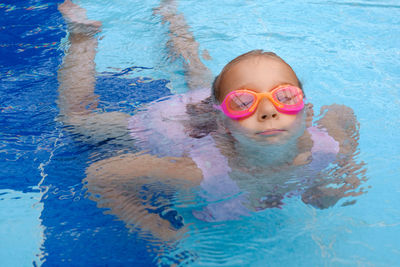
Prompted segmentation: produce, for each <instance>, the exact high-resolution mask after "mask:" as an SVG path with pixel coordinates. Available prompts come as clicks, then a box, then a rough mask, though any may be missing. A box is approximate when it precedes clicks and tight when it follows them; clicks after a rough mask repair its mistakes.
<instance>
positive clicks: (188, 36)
mask: <svg viewBox="0 0 400 267" xmlns="http://www.w3.org/2000/svg"><path fill="white" fill-rule="evenodd" d="M156 13H157V14H159V15H161V17H162V20H163V22H168V23H169V31H170V34H169V37H170V41H169V42H168V44H167V45H168V46H169V48H170V52H171V54H172V55H171V57H182V58H183V60H184V67H185V70H186V73H185V78H186V82H187V84H188V86H189V89H198V88H209V87H210V85H211V83H212V79H213V75H212V73H211V71H210V70H209V69H208V68H207V67H206V66H205V65H204V64H203V63H202V62H201V60H200V58H199V44H198V43H197V42H196V40H195V39H194V36H193V34H192V33H191V32H190V31H189V26H188V25H187V23H186V20H185V17H184V16H183V15H182V14H178V13H177V4H176V2H175V1H174V0H162V1H161V5H160V7H159V8H157V9H156ZM203 58H205V59H210V56H209V55H208V52H207V51H204V52H203Z"/></svg>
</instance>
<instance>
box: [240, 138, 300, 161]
mask: <svg viewBox="0 0 400 267" xmlns="http://www.w3.org/2000/svg"><path fill="white" fill-rule="evenodd" d="M237 141H238V142H236V143H235V150H236V152H237V154H238V156H239V157H238V158H239V159H240V161H241V162H242V164H245V165H247V166H260V167H264V168H265V167H268V166H282V165H289V164H291V163H292V162H293V160H294V159H295V157H296V155H297V138H291V139H290V140H288V141H287V142H285V143H283V144H282V143H279V144H270V143H266V142H258V141H254V140H249V139H247V140H246V139H244V140H237Z"/></svg>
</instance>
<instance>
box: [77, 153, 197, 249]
mask: <svg viewBox="0 0 400 267" xmlns="http://www.w3.org/2000/svg"><path fill="white" fill-rule="evenodd" d="M154 166H157V168H154ZM86 174H87V177H86V179H85V181H86V188H87V189H88V192H89V193H90V198H91V199H92V200H95V201H96V202H97V205H98V207H100V208H106V209H109V210H110V213H112V214H114V215H116V216H117V217H118V218H119V219H121V220H123V221H124V222H125V223H126V224H127V226H128V227H130V228H139V229H141V231H149V232H151V233H152V235H153V236H155V237H156V238H159V239H161V240H164V241H172V240H174V239H176V235H177V234H178V233H182V232H185V231H186V226H185V225H182V224H183V222H182V218H180V216H179V215H178V214H177V213H176V211H174V210H173V209H170V210H169V212H167V213H166V211H168V209H169V208H170V207H171V206H172V204H171V203H170V199H169V198H168V197H166V196H165V194H168V192H169V194H173V193H174V192H175V191H176V190H185V189H190V188H192V187H193V186H197V185H199V184H200V181H201V179H202V174H201V171H200V170H199V169H198V168H197V166H196V165H195V163H194V162H193V161H192V160H191V159H189V158H174V157H165V158H158V157H155V156H151V155H140V154H125V155H121V156H117V157H113V158H109V159H105V160H102V161H99V162H96V163H94V164H92V165H91V166H90V167H89V168H88V169H87V171H86ZM160 184H161V185H160ZM161 189H162V190H161ZM171 217H172V218H171ZM171 221H172V222H171ZM174 221H175V222H176V223H174ZM177 226H178V227H177Z"/></svg>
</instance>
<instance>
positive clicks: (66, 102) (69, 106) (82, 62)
mask: <svg viewBox="0 0 400 267" xmlns="http://www.w3.org/2000/svg"><path fill="white" fill-rule="evenodd" d="M58 9H59V11H60V12H61V14H62V15H63V17H64V19H65V21H66V22H67V25H68V31H69V48H68V51H67V53H66V55H65V57H64V61H63V64H62V67H61V68H60V70H59V72H58V80H59V84H60V86H59V99H58V105H59V108H60V115H61V116H65V117H70V116H73V115H83V114H87V113H89V112H90V111H91V110H93V109H95V108H96V107H97V96H96V95H95V94H94V86H95V63H94V57H95V55H96V48H97V39H96V38H95V37H94V35H95V34H96V33H98V32H100V28H101V22H100V21H93V20H88V19H87V17H86V11H85V10H84V9H83V8H81V7H79V6H78V5H76V4H74V3H72V2H71V1H70V0H66V1H65V2H64V3H62V4H61V5H59V7H58Z"/></svg>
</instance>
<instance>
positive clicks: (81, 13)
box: [58, 0, 101, 36]
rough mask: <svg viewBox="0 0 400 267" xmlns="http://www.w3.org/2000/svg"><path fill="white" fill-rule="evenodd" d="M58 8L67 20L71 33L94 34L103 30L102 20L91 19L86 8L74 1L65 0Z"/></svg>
mask: <svg viewBox="0 0 400 267" xmlns="http://www.w3.org/2000/svg"><path fill="white" fill-rule="evenodd" d="M58 10H59V11H60V12H61V14H62V15H63V17H64V19H65V21H66V22H67V24H68V30H69V32H70V34H85V35H89V36H92V35H94V34H96V33H98V32H100V31H101V22H100V21H97V20H89V19H88V18H87V16H86V10H85V9H84V8H82V7H80V6H78V5H76V4H74V3H72V2H71V0H65V1H64V3H62V4H60V5H59V6H58Z"/></svg>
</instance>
